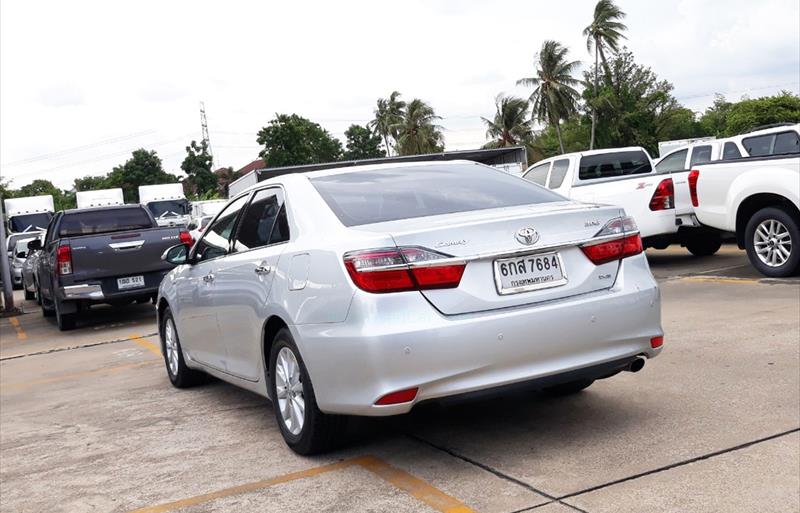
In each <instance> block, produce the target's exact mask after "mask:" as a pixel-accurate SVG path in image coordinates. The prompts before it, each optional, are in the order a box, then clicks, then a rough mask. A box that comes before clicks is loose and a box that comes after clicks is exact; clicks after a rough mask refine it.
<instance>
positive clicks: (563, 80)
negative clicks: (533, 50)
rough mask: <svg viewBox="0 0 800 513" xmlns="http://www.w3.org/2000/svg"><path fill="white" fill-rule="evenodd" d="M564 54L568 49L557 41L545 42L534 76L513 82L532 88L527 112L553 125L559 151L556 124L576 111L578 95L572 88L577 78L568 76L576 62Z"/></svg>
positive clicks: (574, 67) (562, 144)
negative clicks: (529, 109) (530, 108)
mask: <svg viewBox="0 0 800 513" xmlns="http://www.w3.org/2000/svg"><path fill="white" fill-rule="evenodd" d="M568 53H569V50H568V49H567V48H566V47H565V46H562V45H561V43H558V42H557V41H550V40H548V41H545V42H544V43H543V44H542V49H541V50H540V51H539V53H538V54H537V56H536V61H535V63H534V67H535V68H536V76H535V77H531V78H521V79H519V80H517V85H523V86H527V87H533V88H534V90H533V92H532V93H531V96H530V102H531V105H532V111H531V115H532V116H533V118H534V119H536V120H538V121H540V122H543V123H549V124H550V125H553V126H555V127H556V134H557V135H558V139H559V147H560V148H561V152H562V153H563V152H564V143H563V141H562V138H561V128H560V126H559V125H560V122H561V120H562V119H564V120H566V119H569V117H570V116H572V115H573V114H575V113H576V112H577V99H578V98H579V97H580V95H579V94H578V91H576V90H575V86H576V85H577V84H578V81H577V80H576V79H575V78H573V76H572V73H573V72H574V71H575V69H576V68H577V67H578V64H580V63H579V62H578V61H569V60H567V54H568Z"/></svg>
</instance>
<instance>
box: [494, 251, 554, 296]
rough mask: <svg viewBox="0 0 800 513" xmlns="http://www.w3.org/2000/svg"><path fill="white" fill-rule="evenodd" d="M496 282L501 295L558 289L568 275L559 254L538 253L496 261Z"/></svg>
mask: <svg viewBox="0 0 800 513" xmlns="http://www.w3.org/2000/svg"><path fill="white" fill-rule="evenodd" d="M494 282H495V284H496V285H497V293H498V294H500V295H506V294H517V293H519V292H528V291H531V290H539V289H547V288H550V287H558V286H559V285H563V284H565V283H567V274H566V272H565V271H564V265H563V264H562V262H561V255H559V254H558V252H552V253H537V254H535V255H525V256H519V257H514V258H502V259H498V260H495V261H494Z"/></svg>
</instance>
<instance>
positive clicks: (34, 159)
mask: <svg viewBox="0 0 800 513" xmlns="http://www.w3.org/2000/svg"><path fill="white" fill-rule="evenodd" d="M155 132H156V131H155V130H152V129H151V130H144V131H142V132H135V133H132V134H128V135H120V136H117V137H111V138H109V139H103V140H100V141H96V142H93V143H88V144H83V145H81V146H74V147H72V148H65V149H63V150H58V151H54V152H52V153H44V154H42V155H36V156H35V157H28V158H26V159H22V160H15V161H13V162H8V163H6V164H3V165H2V166H3V167H12V166H18V165H21V164H29V163H31V162H37V161H39V160H47V159H51V158H55V157H61V156H63V155H69V154H70V153H76V152H79V151H83V150H89V149H92V148H96V147H98V146H104V145H106V144H113V143H116V142H122V141H127V140H129V139H135V138H137V137H142V136H145V135H150V134H154V133H155Z"/></svg>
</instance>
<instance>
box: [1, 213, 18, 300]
mask: <svg viewBox="0 0 800 513" xmlns="http://www.w3.org/2000/svg"><path fill="white" fill-rule="evenodd" d="M8 264H9V261H8V245H7V243H6V218H5V216H4V215H3V210H2V207H0V277H2V279H3V313H6V314H10V313H14V312H16V308H14V290H13V289H12V287H13V283H12V282H11V269H10V266H9V265H8Z"/></svg>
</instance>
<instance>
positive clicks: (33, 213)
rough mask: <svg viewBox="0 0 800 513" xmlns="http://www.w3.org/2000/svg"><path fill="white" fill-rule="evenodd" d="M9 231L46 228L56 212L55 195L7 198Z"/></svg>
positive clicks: (17, 231)
mask: <svg viewBox="0 0 800 513" xmlns="http://www.w3.org/2000/svg"><path fill="white" fill-rule="evenodd" d="M4 203H5V207H6V217H7V218H8V232H9V233H19V232H29V231H31V230H34V231H36V230H44V229H46V228H47V225H48V224H50V219H51V218H52V217H53V212H55V205H54V203H53V197H52V196H50V195H49V194H48V195H45V196H28V197H26V198H8V199H7V200H5V202H4Z"/></svg>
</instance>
